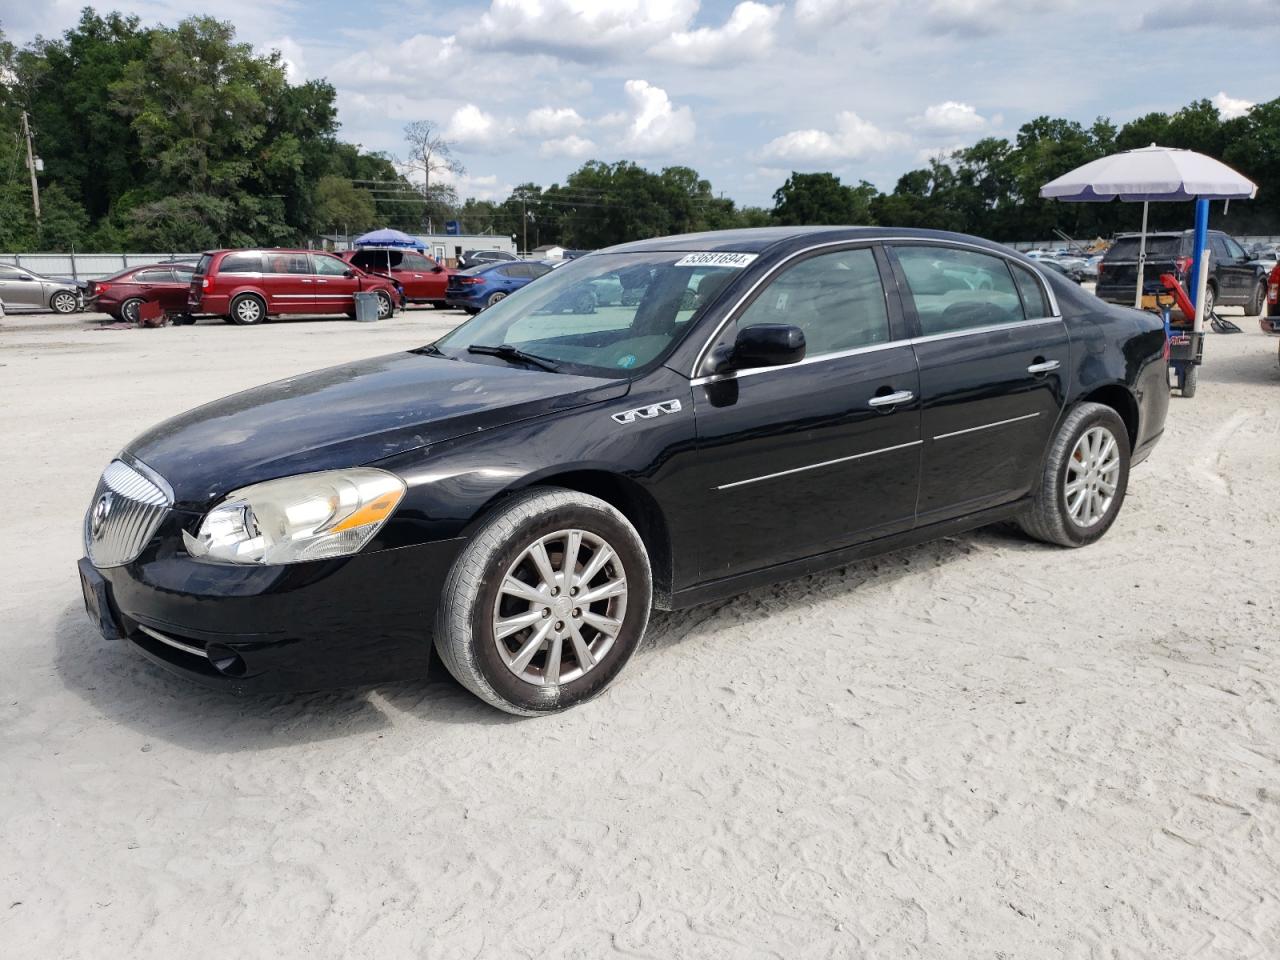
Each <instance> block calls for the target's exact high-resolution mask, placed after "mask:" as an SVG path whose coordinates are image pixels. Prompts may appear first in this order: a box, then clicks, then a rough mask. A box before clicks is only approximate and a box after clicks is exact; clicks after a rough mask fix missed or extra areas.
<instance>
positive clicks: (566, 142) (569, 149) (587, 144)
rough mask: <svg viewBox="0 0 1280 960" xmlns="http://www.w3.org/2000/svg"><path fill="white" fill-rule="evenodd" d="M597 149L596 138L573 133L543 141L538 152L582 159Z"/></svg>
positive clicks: (550, 155) (546, 155) (547, 155)
mask: <svg viewBox="0 0 1280 960" xmlns="http://www.w3.org/2000/svg"><path fill="white" fill-rule="evenodd" d="M595 149H596V145H595V141H594V140H588V139H587V138H586V137H579V136H578V135H577V134H573V133H571V134H569V135H568V136H567V137H559V138H558V139H554V140H545V141H543V143H542V146H541V147H539V148H538V153H539V154H540V155H542V156H544V157H569V158H571V159H574V160H581V159H583V158H584V157H587V156H590V155H591V154H592V153H593V152H595Z"/></svg>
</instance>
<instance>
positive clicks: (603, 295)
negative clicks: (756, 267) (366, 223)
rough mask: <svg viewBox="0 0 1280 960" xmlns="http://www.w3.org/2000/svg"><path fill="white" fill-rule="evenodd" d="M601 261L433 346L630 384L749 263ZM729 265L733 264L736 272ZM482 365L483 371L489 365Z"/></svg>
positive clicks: (580, 265) (598, 257) (666, 256)
mask: <svg viewBox="0 0 1280 960" xmlns="http://www.w3.org/2000/svg"><path fill="white" fill-rule="evenodd" d="M709 256H711V257H715V256H717V255H707V254H690V253H687V252H680V253H668V252H661V253H659V252H655V253H601V254H593V255H591V256H588V257H582V258H580V259H578V260H574V261H573V262H572V263H568V264H566V265H565V266H563V267H560V268H557V269H555V270H552V271H551V272H550V273H548V274H546V275H545V276H543V277H541V278H539V279H538V280H536V281H534V282H533V283H530V284H528V285H527V286H525V287H524V288H523V289H521V290H519V291H518V292H516V293H514V294H513V295H511V296H509V297H507V298H506V299H504V300H501V301H499V302H498V303H495V304H494V305H493V306H491V307H489V308H488V309H486V310H484V311H483V312H482V313H480V314H479V315H478V316H477V317H476V318H475V319H474V320H470V321H468V322H467V323H464V324H463V325H462V326H460V327H458V328H457V329H456V330H454V331H453V332H452V333H449V334H448V335H446V336H445V337H443V338H441V339H440V340H438V341H436V344H435V345H436V346H437V347H438V348H440V350H441V351H442V352H446V353H447V354H448V355H449V356H454V357H464V358H468V359H472V358H474V354H469V353H468V350H467V348H468V347H481V346H484V347H496V346H501V345H503V344H508V345H510V346H512V347H516V348H518V349H519V350H521V351H523V352H524V353H526V354H531V355H533V356H536V357H539V358H541V359H543V360H550V361H553V362H554V363H555V364H557V365H558V367H559V368H560V369H564V370H566V371H567V372H573V373H582V374H586V375H588V376H609V377H615V376H619V375H623V376H633V375H635V374H637V373H641V372H643V371H644V370H645V369H646V368H649V367H652V366H655V365H657V364H658V363H660V362H661V361H662V360H663V359H664V358H665V357H666V355H667V354H668V353H669V352H670V351H671V349H672V348H673V347H674V346H675V345H676V344H677V343H678V342H679V341H680V339H681V337H683V336H684V334H685V333H686V332H687V331H688V330H689V328H690V326H691V321H692V320H693V319H694V318H695V317H696V316H698V314H699V312H700V311H701V310H702V308H703V307H704V306H706V305H707V304H709V303H710V302H711V301H712V300H714V299H715V298H716V295H717V294H719V293H720V291H721V290H723V289H724V288H725V287H726V286H727V285H728V284H729V282H730V281H731V280H733V278H734V277H735V276H737V275H738V274H739V273H740V272H741V270H742V267H743V266H745V265H746V264H747V263H750V262H751V260H753V259H754V257H753V256H752V255H750V254H724V255H719V260H720V262H719V263H716V264H713V265H708V264H707V263H706V262H705V261H706V260H707V259H708V257H709ZM735 260H736V261H737V262H735ZM486 362H487V361H486Z"/></svg>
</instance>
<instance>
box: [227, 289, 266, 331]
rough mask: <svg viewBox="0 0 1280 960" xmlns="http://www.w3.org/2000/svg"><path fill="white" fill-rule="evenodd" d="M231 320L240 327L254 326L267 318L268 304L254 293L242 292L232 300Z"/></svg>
mask: <svg viewBox="0 0 1280 960" xmlns="http://www.w3.org/2000/svg"><path fill="white" fill-rule="evenodd" d="M230 316H231V322H232V323H234V324H235V325H236V326H239V327H254V326H257V325H258V324H260V323H262V322H263V321H265V320H266V319H267V305H266V304H265V303H263V302H262V298H261V297H259V296H257V295H256V294H252V293H242V294H240V296H238V297H236V298H235V299H234V300H232V301H231V314H230Z"/></svg>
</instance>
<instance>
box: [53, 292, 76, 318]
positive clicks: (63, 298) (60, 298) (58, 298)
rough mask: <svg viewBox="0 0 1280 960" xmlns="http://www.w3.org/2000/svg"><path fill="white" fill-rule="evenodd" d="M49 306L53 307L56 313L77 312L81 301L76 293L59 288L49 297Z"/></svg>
mask: <svg viewBox="0 0 1280 960" xmlns="http://www.w3.org/2000/svg"><path fill="white" fill-rule="evenodd" d="M49 306H50V308H52V310H53V312H54V313H62V314H67V313H75V312H76V310H77V309H78V308H79V306H80V301H79V300H78V299H77V298H76V295H75V294H74V293H69V292H67V291H66V290H59V291H58V292H57V293H55V294H54V295H53V296H52V297H50V298H49Z"/></svg>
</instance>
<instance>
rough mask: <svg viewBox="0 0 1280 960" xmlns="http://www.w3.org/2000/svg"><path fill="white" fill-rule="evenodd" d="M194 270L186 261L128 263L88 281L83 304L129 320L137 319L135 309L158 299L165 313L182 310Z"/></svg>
mask: <svg viewBox="0 0 1280 960" xmlns="http://www.w3.org/2000/svg"><path fill="white" fill-rule="evenodd" d="M194 271H195V267H193V266H191V264H189V263H157V264H152V265H150V266H146V267H130V268H129V269H128V270H122V271H120V272H119V273H117V274H115V275H114V276H111V277H107V279H105V280H93V281H90V283H89V290H88V294H87V297H86V300H87V306H88V308H89V309H90V310H101V311H103V312H104V313H109V314H110V315H111V316H113V317H115V318H116V319H117V320H128V321H129V322H130V323H136V322H137V320H138V310H139V308H140V307H141V306H142V305H143V304H144V303H152V302H155V303H159V304H160V307H161V309H163V310H164V311H165V312H166V313H186V312H187V291H188V290H189V289H190V288H191V275H192V273H193V272H194Z"/></svg>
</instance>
